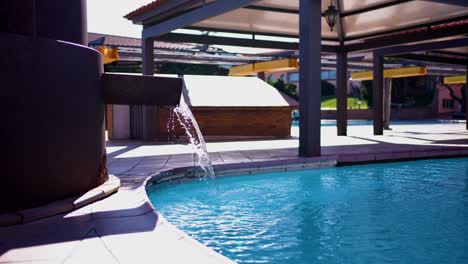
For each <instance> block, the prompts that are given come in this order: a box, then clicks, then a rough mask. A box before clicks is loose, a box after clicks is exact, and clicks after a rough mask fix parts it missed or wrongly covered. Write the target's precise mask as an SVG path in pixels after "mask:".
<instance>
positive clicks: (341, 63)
mask: <svg viewBox="0 0 468 264" xmlns="http://www.w3.org/2000/svg"><path fill="white" fill-rule="evenodd" d="M347 91H348V57H347V53H346V52H344V51H339V52H338V53H337V54H336V101H337V105H336V125H337V132H338V136H346V135H347V125H348V95H347Z"/></svg>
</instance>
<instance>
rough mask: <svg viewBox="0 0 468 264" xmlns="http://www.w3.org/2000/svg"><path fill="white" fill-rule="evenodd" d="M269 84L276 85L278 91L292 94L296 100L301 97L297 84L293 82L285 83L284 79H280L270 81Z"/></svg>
mask: <svg viewBox="0 0 468 264" xmlns="http://www.w3.org/2000/svg"><path fill="white" fill-rule="evenodd" d="M268 84H270V85H271V86H273V87H275V88H276V89H277V90H278V91H280V92H282V93H284V94H286V95H288V96H290V97H291V98H294V99H296V100H298V99H299V96H298V94H297V86H296V85H295V84H293V83H285V82H284V81H283V80H281V79H278V80H276V81H274V82H272V81H268Z"/></svg>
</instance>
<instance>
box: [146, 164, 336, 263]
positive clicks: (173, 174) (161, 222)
mask: <svg viewBox="0 0 468 264" xmlns="http://www.w3.org/2000/svg"><path fill="white" fill-rule="evenodd" d="M336 164H337V163H336V159H335V158H333V157H315V158H296V159H290V160H279V161H261V162H250V163H232V164H220V165H214V166H213V169H214V170H215V174H216V177H223V176H228V175H229V176H233V175H240V174H249V175H250V174H255V173H262V172H263V173H265V172H278V171H293V170H303V169H319V168H326V167H335V166H336ZM199 173H200V174H201V173H202V171H200V170H199V169H198V167H197V166H189V167H178V168H173V169H169V170H165V171H161V172H158V173H155V174H153V175H150V176H148V177H147V178H146V179H145V180H144V181H143V182H142V183H141V186H142V187H144V188H145V192H144V195H142V196H144V197H143V198H144V200H145V203H146V204H147V205H149V206H150V207H151V208H153V209H154V210H152V211H151V213H152V214H154V216H155V217H156V218H157V226H156V227H162V226H163V227H165V228H167V229H168V231H169V232H170V233H171V234H172V235H173V236H172V239H174V238H176V240H177V241H181V240H183V241H185V242H187V243H188V245H189V246H191V247H194V248H196V250H197V251H198V253H201V254H202V255H203V256H205V257H206V258H207V260H208V259H209V260H213V261H214V262H213V263H220V264H228V263H229V264H232V263H236V262H234V261H233V260H231V259H229V258H228V257H226V256H224V255H222V254H220V253H218V252H216V251H214V250H213V249H211V248H209V247H207V246H205V245H204V244H202V243H201V242H199V241H198V240H196V239H194V238H192V237H191V236H189V235H188V234H187V233H185V232H184V231H182V230H180V229H179V228H177V227H176V226H175V225H173V224H171V223H170V222H169V221H167V220H166V219H165V218H164V216H163V215H162V214H161V213H160V212H159V211H158V209H157V208H155V207H154V206H153V204H152V203H151V201H150V199H149V197H148V191H149V190H150V188H152V187H154V186H155V185H158V184H163V183H167V182H171V183H175V184H180V183H184V182H188V181H193V180H196V179H199V176H200V174H199ZM156 229H157V228H156ZM174 235H175V236H174ZM166 242H167V243H168V244H172V243H171V241H166ZM168 250H172V248H169V249H168ZM173 250H175V251H178V252H180V249H179V248H173ZM194 262H195V263H198V262H196V261H194ZM200 263H208V262H206V261H203V262H200ZM209 263H211V262H209Z"/></svg>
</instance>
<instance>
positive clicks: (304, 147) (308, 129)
mask: <svg viewBox="0 0 468 264" xmlns="http://www.w3.org/2000/svg"><path fill="white" fill-rule="evenodd" d="M321 2H322V1H317V0H300V2H299V60H300V62H301V67H300V69H299V87H300V90H301V94H300V98H299V111H300V114H299V156H301V157H312V156H320V101H321V100H320V97H321V90H320V71H321V61H320V59H321V33H322V32H321V31H322V29H321V25H322V14H321Z"/></svg>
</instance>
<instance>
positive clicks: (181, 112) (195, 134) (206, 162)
mask: <svg viewBox="0 0 468 264" xmlns="http://www.w3.org/2000/svg"><path fill="white" fill-rule="evenodd" d="M174 114H175V116H177V119H178V120H179V123H180V125H181V126H182V128H183V129H184V130H185V134H186V135H187V137H188V138H189V141H190V143H191V145H192V148H193V150H194V151H195V154H196V155H197V158H198V159H197V163H198V165H199V166H200V168H201V169H202V170H203V173H204V175H203V177H202V178H204V179H214V177H215V174H214V170H213V166H212V165H211V159H210V156H209V155H208V151H207V148H206V143H205V140H204V139H203V135H202V133H201V131H200V127H199V126H198V123H197V120H195V117H194V116H193V113H192V111H190V107H189V106H188V104H187V102H186V99H185V96H184V94H182V96H181V99H180V103H179V105H178V106H177V107H175V108H171V109H170V114H169V120H168V123H167V129H168V132H169V131H171V130H172V131H174V119H175V117H174ZM168 134H170V133H168ZM169 139H170V137H169Z"/></svg>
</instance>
